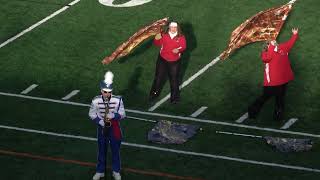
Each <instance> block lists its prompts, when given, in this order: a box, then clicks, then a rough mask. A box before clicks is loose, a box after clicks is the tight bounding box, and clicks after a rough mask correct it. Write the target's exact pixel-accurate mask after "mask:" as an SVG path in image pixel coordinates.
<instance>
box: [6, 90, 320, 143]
mask: <svg viewBox="0 0 320 180" xmlns="http://www.w3.org/2000/svg"><path fill="white" fill-rule="evenodd" d="M0 95H3V96H11V97H18V98H24V99H32V100H39V101H46V102H53V103H58V104H68V105H73V106H83V107H90V104H83V103H77V102H71V101H62V100H55V99H49V98H40V97H33V96H27V95H22V94H12V93H4V92H0ZM126 112H130V113H136V114H142V115H148V116H158V117H165V118H172V119H180V120H185V121H193V122H199V123H208V124H217V125H223V126H232V127H239V128H246V129H255V130H261V131H268V132H276V133H282V134H292V135H300V136H307V137H315V138H320V135H318V134H311V133H305V132H295V131H287V130H281V129H273V128H262V127H257V126H249V125H244V124H235V123H228V122H223V121H214V120H207V119H199V118H193V117H184V116H176V115H169V114H161V113H152V112H144V111H139V110H133V109H126Z"/></svg>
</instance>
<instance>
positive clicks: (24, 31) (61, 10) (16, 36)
mask: <svg viewBox="0 0 320 180" xmlns="http://www.w3.org/2000/svg"><path fill="white" fill-rule="evenodd" d="M79 1H80V0H75V1H72V2H71V3H69V4H68V5H66V6H64V7H62V8H61V9H59V10H57V11H55V12H54V13H52V14H50V15H49V16H47V17H45V18H44V19H42V20H41V21H39V22H37V23H35V24H33V25H32V26H30V27H28V28H27V29H25V30H23V31H21V32H20V33H18V34H17V35H15V36H13V37H11V38H9V39H8V40H6V41H5V42H3V43H1V44H0V49H1V48H2V47H4V46H5V45H7V44H9V43H10V42H12V41H14V40H16V39H18V38H19V37H21V36H23V35H24V34H26V33H27V32H29V31H31V30H32V29H34V28H36V27H38V26H40V25H41V24H43V23H45V22H46V21H48V20H49V19H51V18H53V17H55V16H56V15H58V14H60V13H62V12H63V11H65V10H67V9H68V8H70V6H72V5H75V4H76V3H78V2H79Z"/></svg>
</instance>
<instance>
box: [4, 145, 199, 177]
mask: <svg viewBox="0 0 320 180" xmlns="http://www.w3.org/2000/svg"><path fill="white" fill-rule="evenodd" d="M0 154H5V155H10V156H15V157H24V158H31V159H37V160H46V161H55V162H60V163H65V164H76V165H80V166H87V167H96V163H93V162H85V161H79V160H71V159H64V158H61V157H49V156H42V155H35V154H30V153H21V152H15V151H8V150H1V149H0ZM107 169H111V168H110V167H109V166H108V167H107ZM121 169H122V170H124V171H126V172H131V173H135V174H142V175H149V176H160V177H167V178H173V179H182V180H202V179H200V178H193V177H185V176H177V175H174V174H169V173H163V172H157V171H145V170H140V169H133V168H126V167H124V168H121Z"/></svg>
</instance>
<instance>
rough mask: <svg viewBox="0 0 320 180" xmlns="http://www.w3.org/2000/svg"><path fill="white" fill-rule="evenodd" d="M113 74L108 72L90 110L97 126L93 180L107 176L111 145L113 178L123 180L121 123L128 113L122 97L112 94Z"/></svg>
mask: <svg viewBox="0 0 320 180" xmlns="http://www.w3.org/2000/svg"><path fill="white" fill-rule="evenodd" d="M112 83H113V73H112V72H110V71H108V72H107V73H106V74H105V79H104V81H101V82H100V90H101V95H98V96H96V97H94V98H93V100H92V103H91V107H90V110H89V117H90V119H91V120H92V121H93V122H94V123H95V124H96V125H97V140H98V157H97V158H98V162H97V167H96V173H95V175H94V176H93V178H92V179H93V180H99V179H100V178H102V177H104V176H105V170H106V156H107V150H108V146H109V144H110V147H111V152H112V176H113V177H114V179H115V180H121V175H120V145H121V139H122V133H121V128H120V121H121V120H122V119H124V118H125V116H126V113H125V109H124V105H123V101H122V98H121V96H115V95H113V94H112V90H113V89H112Z"/></svg>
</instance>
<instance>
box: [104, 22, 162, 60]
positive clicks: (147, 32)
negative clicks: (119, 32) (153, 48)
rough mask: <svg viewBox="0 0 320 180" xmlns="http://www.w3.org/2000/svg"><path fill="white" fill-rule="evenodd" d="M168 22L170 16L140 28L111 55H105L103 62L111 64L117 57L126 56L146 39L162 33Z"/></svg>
mask: <svg viewBox="0 0 320 180" xmlns="http://www.w3.org/2000/svg"><path fill="white" fill-rule="evenodd" d="M167 23H168V18H167V17H166V18H163V19H160V20H158V21H155V22H153V23H152V24H150V25H148V26H146V27H144V28H142V29H140V30H139V31H138V32H136V33H135V34H134V35H132V36H131V37H130V38H129V39H128V40H127V41H126V42H124V43H122V44H121V45H120V46H119V47H118V48H117V49H116V50H115V51H114V52H113V53H112V54H111V55H110V56H107V57H105V58H104V59H103V60H102V63H103V64H109V63H110V62H112V61H113V60H115V59H117V58H120V57H123V56H126V55H127V54H129V53H130V52H131V51H132V50H133V49H134V48H135V47H136V46H138V45H139V44H140V43H141V42H143V41H144V40H145V39H147V38H149V37H150V36H153V35H156V34H158V33H160V32H161V30H162V27H163V26H164V25H166V24H167Z"/></svg>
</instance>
